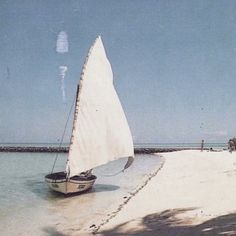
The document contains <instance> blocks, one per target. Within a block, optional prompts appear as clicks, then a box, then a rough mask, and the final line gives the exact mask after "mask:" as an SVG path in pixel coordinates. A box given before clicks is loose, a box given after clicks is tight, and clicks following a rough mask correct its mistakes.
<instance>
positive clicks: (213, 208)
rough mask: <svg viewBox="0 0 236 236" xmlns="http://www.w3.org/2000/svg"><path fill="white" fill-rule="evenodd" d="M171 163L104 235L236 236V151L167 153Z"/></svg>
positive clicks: (167, 161) (107, 226) (114, 219)
mask: <svg viewBox="0 0 236 236" xmlns="http://www.w3.org/2000/svg"><path fill="white" fill-rule="evenodd" d="M162 156H163V157H164V158H165V164H164V166H163V167H162V169H161V170H160V171H159V172H158V174H157V175H155V176H154V177H152V178H151V179H150V181H149V182H148V183H147V185H145V186H144V187H143V188H142V189H141V190H140V191H139V192H138V193H137V194H136V195H135V196H133V197H132V198H130V199H129V201H127V203H126V204H124V206H123V207H122V209H120V210H119V211H118V213H117V214H116V215H115V216H114V217H112V218H111V219H108V220H107V223H106V224H104V225H101V226H100V227H99V229H98V230H97V233H98V234H100V235H162V236H163V235H164V236H165V235H171V236H172V235H181V236H182V235H236V187H235V186H236V153H232V154H231V153H229V152H227V151H223V152H207V151H203V152H200V151H179V152H172V153H164V154H162Z"/></svg>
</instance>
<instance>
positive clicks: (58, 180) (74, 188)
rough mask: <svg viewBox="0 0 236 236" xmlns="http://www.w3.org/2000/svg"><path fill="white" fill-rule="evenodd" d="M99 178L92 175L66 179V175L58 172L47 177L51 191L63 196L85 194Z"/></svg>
mask: <svg viewBox="0 0 236 236" xmlns="http://www.w3.org/2000/svg"><path fill="white" fill-rule="evenodd" d="M96 179H97V177H96V176H95V175H91V176H89V177H81V176H73V177H72V178H69V179H66V173H64V172H57V173H53V174H49V175H46V176H45V181H46V182H47V184H48V186H49V188H50V189H52V190H53V191H56V192H60V193H63V194H72V193H80V192H84V191H86V190H88V189H90V188H92V186H93V184H94V182H95V180H96Z"/></svg>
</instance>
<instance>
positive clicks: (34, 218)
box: [0, 153, 162, 236]
mask: <svg viewBox="0 0 236 236" xmlns="http://www.w3.org/2000/svg"><path fill="white" fill-rule="evenodd" d="M54 158H55V154H51V153H0V163H1V165H0V177H1V182H0V229H1V235H11V236H12V235H60V233H61V234H62V235H63V234H65V235H73V234H76V233H77V232H78V231H79V230H84V229H89V226H90V225H92V224H96V225H97V224H99V223H101V222H102V220H104V219H106V218H107V217H108V215H109V214H110V213H112V212H113V211H115V210H116V209H117V208H118V206H119V205H120V204H121V203H122V202H123V201H124V199H125V197H127V196H129V194H130V193H132V192H133V191H134V190H135V189H136V188H137V187H138V186H140V185H142V183H143V182H144V181H145V180H146V179H147V177H148V174H149V173H150V172H153V171H154V170H156V169H157V168H158V167H159V166H160V165H161V163H162V160H161V158H159V157H158V156H155V155H137V156H136V159H135V162H134V164H133V165H132V166H131V167H130V168H129V169H128V170H127V171H126V172H125V173H120V174H118V175H116V176H109V177H108V176H107V175H112V174H114V173H116V172H118V171H119V170H121V169H122V168H123V166H124V164H125V162H126V159H121V160H119V161H114V162H111V163H109V164H107V165H104V166H101V167H99V168H96V169H95V170H94V173H95V175H97V177H98V179H97V181H96V183H95V185H94V188H93V189H92V190H90V191H88V192H86V193H84V194H81V195H76V196H73V197H67V198H65V197H63V196H62V195H58V194H55V193H53V192H51V191H50V190H49V189H48V187H47V185H46V183H45V182H44V176H45V175H46V174H47V173H49V172H50V171H51V167H52V165H53V161H54ZM65 162H66V154H59V156H58V161H57V165H56V167H55V171H60V170H64V167H65Z"/></svg>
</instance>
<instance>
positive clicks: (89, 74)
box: [45, 36, 134, 194]
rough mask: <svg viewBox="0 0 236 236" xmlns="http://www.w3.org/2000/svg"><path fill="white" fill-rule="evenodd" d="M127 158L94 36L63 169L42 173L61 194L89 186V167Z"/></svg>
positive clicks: (119, 115) (127, 142)
mask: <svg viewBox="0 0 236 236" xmlns="http://www.w3.org/2000/svg"><path fill="white" fill-rule="evenodd" d="M124 157H127V158H128V160H127V163H126V164H125V166H124V170H125V169H127V168H128V167H129V166H130V165H131V164H132V162H133V160H134V147H133V140H132V136H131V132H130V129H129V126H128V122H127V119H126V117H125V114H124V111H123V109H122V106H121V103H120V101H119V98H118V95H117V93H116V91H115V88H114V85H113V73H112V68H111V65H110V62H109V60H108V59H107V56H106V52H105V49H104V46H103V42H102V39H101V37H100V36H98V37H97V38H96V40H95V42H94V44H93V45H92V46H91V48H90V50H89V52H88V55H87V57H86V60H85V63H84V66H83V69H82V73H81V76H80V80H79V84H78V86H77V93H76V100H75V110H74V119H73V127H72V133H71V140H70V146H69V154H68V157H67V164H66V167H65V171H62V172H55V173H51V174H48V175H46V176H45V180H46V182H47V184H48V186H49V187H50V188H51V189H52V190H54V191H56V192H61V193H63V194H69V193H78V192H84V191H86V190H88V189H90V188H92V186H93V184H94V182H95V180H96V178H97V177H96V176H95V175H93V174H92V169H93V168H95V167H97V166H100V165H104V164H106V163H108V162H110V161H113V160H117V159H119V158H124Z"/></svg>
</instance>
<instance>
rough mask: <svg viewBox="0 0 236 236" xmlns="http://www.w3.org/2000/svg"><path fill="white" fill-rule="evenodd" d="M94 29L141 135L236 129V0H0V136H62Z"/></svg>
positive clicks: (146, 138) (184, 135)
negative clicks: (62, 36)
mask: <svg viewBox="0 0 236 236" xmlns="http://www.w3.org/2000/svg"><path fill="white" fill-rule="evenodd" d="M60 31H65V32H66V33H67V35H68V41H69V52H68V53H65V54H59V53H57V52H56V40H57V35H58V34H59V32H60ZM98 34H101V35H102V38H103V42H104V44H105V48H106V51H107V55H108V57H109V59H110V61H111V64H112V67H113V72H114V76H115V86H116V88H117V92H118V94H119V96H120V99H121V102H122V104H123V107H124V109H125V111H126V115H127V119H128V121H129V124H130V127H131V131H132V134H133V136H134V141H135V142H137V143H140V142H199V141H200V140H201V139H205V140H206V141H207V142H226V141H227V139H228V138H229V137H232V136H235V135H236V122H235V117H236V109H235V107H236V105H235V101H236V93H235V88H236V82H235V81H236V80H235V79H236V1H217V0H212V1H207V0H202V1H199V0H196V1H191V0H186V1H181V0H178V1H176V0H172V1H169V0H160V1H151V0H135V1H134V0H122V1H116V0H100V1H95V0H94V1H88V0H84V1H80V0H76V1H66V0H64V1H62V0H50V1H46V0H44V1H42V0H41V1H40V0H27V1H26V0H21V1H14V0H12V1H9V0H1V1H0V42H1V44H0V53H1V63H0V82H1V86H0V142H56V141H57V140H58V139H60V137H61V134H62V132H63V128H64V124H65V121H66V118H67V115H68V112H69V109H70V106H71V103H72V100H73V98H74V96H75V90H76V84H77V83H78V80H79V75H80V71H81V67H82V65H83V62H84V59H85V56H86V53H87V51H88V49H89V47H90V45H91V44H92V43H93V41H94V39H95V38H96V36H97V35H98ZM60 65H65V66H67V67H68V71H67V72H66V77H65V89H66V103H63V100H62V92H61V82H60V76H59V66H60ZM69 133H70V129H68V132H67V141H68V137H69Z"/></svg>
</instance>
